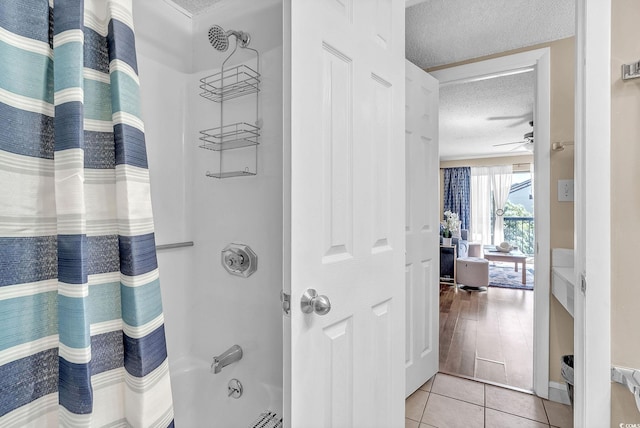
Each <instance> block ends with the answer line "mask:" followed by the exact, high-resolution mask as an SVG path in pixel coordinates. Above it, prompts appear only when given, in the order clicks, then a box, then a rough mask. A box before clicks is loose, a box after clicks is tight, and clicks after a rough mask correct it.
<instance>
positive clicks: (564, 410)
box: [542, 400, 573, 428]
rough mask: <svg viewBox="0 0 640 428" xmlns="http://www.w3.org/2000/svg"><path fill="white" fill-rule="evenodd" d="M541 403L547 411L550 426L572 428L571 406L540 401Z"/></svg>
mask: <svg viewBox="0 0 640 428" xmlns="http://www.w3.org/2000/svg"><path fill="white" fill-rule="evenodd" d="M542 403H543V404H544V408H545V410H546V411H547V416H548V417H549V423H550V424H551V425H553V426H556V427H558V428H573V410H572V409H571V406H567V405H566V404H562V403H556V402H554V401H548V400H542Z"/></svg>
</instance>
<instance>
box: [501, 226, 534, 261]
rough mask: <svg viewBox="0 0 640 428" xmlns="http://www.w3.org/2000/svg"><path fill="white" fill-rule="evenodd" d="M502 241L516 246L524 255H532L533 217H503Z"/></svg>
mask: <svg viewBox="0 0 640 428" xmlns="http://www.w3.org/2000/svg"><path fill="white" fill-rule="evenodd" d="M503 220H504V240H505V241H507V242H509V243H510V244H511V245H514V246H517V247H518V248H519V249H520V251H522V252H523V253H525V254H528V255H533V254H534V252H535V251H534V248H535V228H534V224H535V223H534V221H533V217H503Z"/></svg>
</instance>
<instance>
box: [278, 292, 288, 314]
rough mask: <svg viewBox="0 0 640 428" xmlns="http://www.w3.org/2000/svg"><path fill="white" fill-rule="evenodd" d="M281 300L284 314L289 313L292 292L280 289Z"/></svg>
mask: <svg viewBox="0 0 640 428" xmlns="http://www.w3.org/2000/svg"><path fill="white" fill-rule="evenodd" d="M280 302H281V303H282V311H283V312H284V314H285V315H289V314H290V313H291V294H287V293H285V292H284V291H283V290H280Z"/></svg>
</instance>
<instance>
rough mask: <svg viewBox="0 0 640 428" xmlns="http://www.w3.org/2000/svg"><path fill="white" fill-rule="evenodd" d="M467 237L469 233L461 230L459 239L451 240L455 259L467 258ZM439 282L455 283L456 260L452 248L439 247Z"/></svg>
mask: <svg viewBox="0 0 640 428" xmlns="http://www.w3.org/2000/svg"><path fill="white" fill-rule="evenodd" d="M468 236H469V231H468V230H466V229H462V230H460V238H453V239H452V240H451V244H452V245H453V246H454V247H455V255H456V257H457V258H460V257H467V256H468V254H469V241H468V240H467V237H468ZM440 245H442V235H440ZM440 280H444V281H453V282H454V283H455V282H456V259H455V258H454V249H453V248H449V247H440Z"/></svg>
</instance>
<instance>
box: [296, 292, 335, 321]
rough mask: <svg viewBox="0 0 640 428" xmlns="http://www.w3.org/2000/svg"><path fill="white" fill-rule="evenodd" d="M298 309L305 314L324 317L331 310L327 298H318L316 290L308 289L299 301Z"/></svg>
mask: <svg viewBox="0 0 640 428" xmlns="http://www.w3.org/2000/svg"><path fill="white" fill-rule="evenodd" d="M300 309H302V312H304V313H305V314H310V313H312V312H315V313H316V314H318V315H326V314H328V313H329V311H330V310H331V302H330V301H329V298H328V297H327V296H318V293H317V292H316V290H314V289H313V288H308V289H307V291H305V292H304V294H303V295H302V298H301V299H300Z"/></svg>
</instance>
